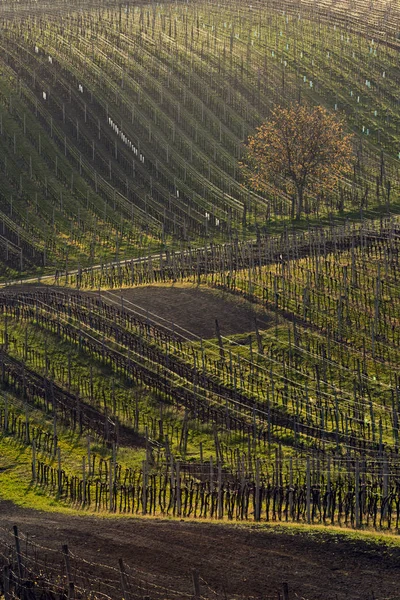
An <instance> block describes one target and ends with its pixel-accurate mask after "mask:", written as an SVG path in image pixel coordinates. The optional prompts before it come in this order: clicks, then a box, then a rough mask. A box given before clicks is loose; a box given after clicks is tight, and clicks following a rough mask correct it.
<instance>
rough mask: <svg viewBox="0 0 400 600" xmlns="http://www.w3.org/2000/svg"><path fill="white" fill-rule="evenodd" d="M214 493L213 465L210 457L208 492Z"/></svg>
mask: <svg viewBox="0 0 400 600" xmlns="http://www.w3.org/2000/svg"><path fill="white" fill-rule="evenodd" d="M213 491H214V465H213V459H212V456H210V492H211V494H212V493H213Z"/></svg>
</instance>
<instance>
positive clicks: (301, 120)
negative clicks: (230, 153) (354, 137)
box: [241, 104, 353, 219]
mask: <svg viewBox="0 0 400 600" xmlns="http://www.w3.org/2000/svg"><path fill="white" fill-rule="evenodd" d="M352 154H353V150H352V145H351V135H347V134H345V132H344V122H343V120H342V119H339V118H337V117H335V116H334V115H331V114H330V113H328V112H327V111H326V110H325V109H324V108H323V107H322V106H317V107H315V108H309V107H306V106H302V105H300V104H295V105H293V106H291V107H289V108H283V107H278V108H276V109H275V110H274V111H273V112H272V115H271V118H270V119H269V120H268V121H266V122H265V123H263V124H262V125H260V127H258V128H257V133H256V134H255V135H254V136H252V137H250V138H249V140H248V144H247V148H246V156H245V161H244V162H243V163H242V165H241V166H242V169H243V172H244V175H245V178H246V179H247V181H248V183H249V184H250V185H251V187H252V188H253V189H255V190H258V191H266V190H268V189H271V185H273V186H275V187H276V188H282V184H284V185H285V187H286V189H287V191H288V192H289V193H290V195H291V196H292V199H293V201H292V209H291V216H292V218H293V217H294V216H296V219H299V218H300V217H301V214H302V212H303V209H304V199H305V197H306V196H307V195H308V194H321V193H323V192H327V191H330V190H332V189H334V187H335V186H336V184H337V182H338V180H339V179H340V177H341V176H342V175H344V174H345V173H346V172H350V171H351V168H352V165H351V163H352V160H351V159H352Z"/></svg>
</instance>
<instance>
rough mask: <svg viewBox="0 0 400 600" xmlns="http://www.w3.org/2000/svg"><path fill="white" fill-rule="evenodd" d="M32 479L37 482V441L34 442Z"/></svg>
mask: <svg viewBox="0 0 400 600" xmlns="http://www.w3.org/2000/svg"><path fill="white" fill-rule="evenodd" d="M32 481H33V482H34V483H36V442H35V440H33V442H32Z"/></svg>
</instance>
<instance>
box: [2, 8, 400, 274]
mask: <svg viewBox="0 0 400 600" xmlns="http://www.w3.org/2000/svg"><path fill="white" fill-rule="evenodd" d="M326 4H327V6H325V5H324V6H319V7H316V6H315V5H314V3H308V2H306V1H304V2H300V3H296V4H294V3H292V2H290V1H288V2H284V3H281V2H280V3H274V2H273V1H272V0H270V1H269V2H267V4H266V5H265V7H266V10H264V3H257V2H256V3H253V4H252V5H251V6H250V7H248V6H243V5H241V4H237V3H234V2H226V3H223V4H222V5H221V4H219V5H218V6H214V4H213V3H211V4H209V3H207V2H195V3H188V4H186V5H185V6H183V5H181V4H180V3H177V4H171V3H165V4H162V5H159V6H155V5H151V6H149V5H142V4H139V5H136V4H132V3H129V2H128V3H125V4H123V3H122V4H120V5H118V7H115V6H112V5H111V4H107V3H105V4H102V3H100V4H93V5H88V4H87V3H86V4H85V9H84V10H82V7H81V6H80V4H79V2H73V3H72V4H71V3H70V2H68V3H67V2H57V3H55V4H53V5H51V6H49V5H48V4H46V3H45V2H40V3H36V2H35V3H30V2H24V3H22V4H21V3H14V2H11V1H10V2H4V3H2V6H1V9H0V18H1V19H2V32H1V39H0V43H1V64H0V69H1V81H0V97H1V102H0V131H1V135H0V143H1V170H0V171H1V231H0V242H1V248H2V253H1V268H2V273H1V275H2V276H3V278H12V277H15V275H16V274H26V273H32V274H41V273H43V272H46V271H49V270H50V271H51V272H54V270H55V269H58V270H60V269H61V270H68V268H71V267H73V268H80V267H84V266H90V265H99V264H101V263H106V262H107V261H111V260H121V259H124V258H133V257H135V256H136V257H137V256H146V255H148V254H149V253H154V252H158V251H159V250H163V249H165V248H180V247H182V246H183V247H193V246H195V247H196V246H197V247H198V246H202V245H203V244H205V243H207V242H208V243H209V242H210V241H213V242H221V241H223V240H226V239H235V238H239V239H242V238H251V237H254V236H255V235H256V233H257V231H263V230H270V229H271V228H276V227H279V226H284V224H285V223H287V222H288V220H289V215H290V204H291V200H290V198H289V197H288V195H287V193H285V191H284V189H282V190H281V191H280V192H279V191H277V190H272V189H271V191H270V192H268V191H267V192H266V193H265V194H256V193H254V192H252V191H251V190H250V189H249V188H248V187H246V186H245V185H244V184H243V181H242V176H241V173H240V168H239V162H240V159H241V158H242V155H243V144H244V142H245V141H246V139H247V137H248V136H249V135H250V134H251V133H253V132H254V129H255V127H256V126H257V125H259V124H260V122H261V121H262V120H263V119H265V118H266V117H267V116H268V114H269V113H270V111H271V108H273V107H274V106H275V105H277V104H280V105H288V104H290V103H292V102H293V101H298V100H300V101H303V102H305V103H310V104H318V103H322V104H324V105H326V106H327V107H328V108H329V109H331V110H332V111H337V112H338V114H339V113H340V114H343V115H345V116H346V120H347V124H348V128H349V129H350V130H352V131H354V132H355V133H356V138H355V141H354V146H355V147H354V152H355V157H356V159H355V164H354V170H353V174H352V176H351V177H350V178H349V179H346V180H343V181H342V182H341V185H340V186H339V188H338V190H337V191H336V192H334V193H331V194H325V195H319V196H318V197H315V198H313V199H312V201H310V202H309V203H308V206H307V209H306V217H307V218H308V219H311V220H314V221H315V222H316V221H317V220H320V219H321V218H326V219H334V218H335V216H336V215H342V216H343V215H345V214H353V213H357V212H358V211H359V210H360V209H361V210H363V211H364V212H365V211H370V210H377V211H381V212H382V211H383V212H387V211H389V210H391V209H394V207H395V206H396V203H397V201H398V187H399V177H398V139H399V132H398V116H399V106H398V102H397V96H396V94H397V92H396V90H397V88H398V85H399V73H398V64H397V54H398V49H399V43H400V42H399V41H398V33H397V30H396V19H397V17H398V13H397V8H396V7H395V6H393V4H391V3H386V2H381V3H380V5H379V8H375V10H374V15H373V16H372V15H371V20H370V21H367V22H364V20H363V15H364V12H363V10H362V8H361V9H359V8H358V7H357V9H356V8H355V7H354V6H353V4H352V3H350V4H351V8H350V9H349V10H348V7H347V6H346V2H341V3H339V4H338V5H337V4H336V3H334V5H333V6H332V7H330V6H329V3H326ZM358 5H359V6H360V7H362V6H363V5H364V2H361V1H360V2H358ZM367 5H368V3H365V6H367Z"/></svg>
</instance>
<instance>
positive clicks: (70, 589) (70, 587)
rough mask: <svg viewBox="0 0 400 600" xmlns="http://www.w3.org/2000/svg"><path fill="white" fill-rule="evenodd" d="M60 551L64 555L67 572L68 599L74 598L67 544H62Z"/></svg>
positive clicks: (72, 599)
mask: <svg viewBox="0 0 400 600" xmlns="http://www.w3.org/2000/svg"><path fill="white" fill-rule="evenodd" d="M62 552H63V555H64V564H65V571H66V573H67V581H68V600H74V598H75V586H74V582H73V580H72V575H71V565H70V562H69V550H68V546H67V544H63V547H62Z"/></svg>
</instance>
